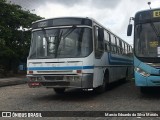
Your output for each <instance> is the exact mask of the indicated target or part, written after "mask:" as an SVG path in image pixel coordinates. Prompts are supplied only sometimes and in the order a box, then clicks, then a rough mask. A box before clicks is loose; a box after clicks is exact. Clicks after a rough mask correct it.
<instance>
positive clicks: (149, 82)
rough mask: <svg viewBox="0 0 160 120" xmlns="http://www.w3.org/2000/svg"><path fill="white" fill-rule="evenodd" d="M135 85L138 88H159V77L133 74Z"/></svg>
mask: <svg viewBox="0 0 160 120" xmlns="http://www.w3.org/2000/svg"><path fill="white" fill-rule="evenodd" d="M135 84H136V86H140V87H143V86H144V87H145V86H148V87H154V86H160V76H153V75H151V76H148V77H144V76H142V75H141V74H139V73H137V72H135Z"/></svg>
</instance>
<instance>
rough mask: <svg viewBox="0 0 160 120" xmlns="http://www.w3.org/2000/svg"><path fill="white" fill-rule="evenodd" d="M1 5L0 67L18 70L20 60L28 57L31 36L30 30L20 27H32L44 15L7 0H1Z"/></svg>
mask: <svg viewBox="0 0 160 120" xmlns="http://www.w3.org/2000/svg"><path fill="white" fill-rule="evenodd" d="M0 6H1V7H0V67H3V68H4V69H6V70H7V71H14V72H16V71H17V68H18V64H19V62H20V61H22V62H24V61H26V59H27V56H28V52H29V46H30V38H31V32H30V31H23V32H22V31H19V30H18V29H19V28H20V27H22V28H31V23H32V22H33V21H36V20H39V19H42V17H40V16H37V15H36V14H33V13H31V12H30V11H29V10H28V11H25V10H23V9H22V7H21V6H19V5H16V4H11V3H6V0H0Z"/></svg>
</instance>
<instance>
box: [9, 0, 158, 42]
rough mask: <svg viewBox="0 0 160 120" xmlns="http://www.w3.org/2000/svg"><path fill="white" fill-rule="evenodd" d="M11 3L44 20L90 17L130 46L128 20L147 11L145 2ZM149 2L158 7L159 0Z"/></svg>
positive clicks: (51, 0)
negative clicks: (65, 17)
mask: <svg viewBox="0 0 160 120" xmlns="http://www.w3.org/2000/svg"><path fill="white" fill-rule="evenodd" d="M11 1H14V2H15V3H16V2H17V3H19V4H20V5H22V6H24V7H28V8H32V9H33V8H34V9H35V12H34V13H36V14H38V15H40V16H42V17H45V18H52V17H62V16H79V17H81V16H82V17H92V18H94V19H96V20H97V21H98V22H99V23H101V24H102V25H103V26H105V27H106V28H109V29H110V30H111V31H112V32H114V33H116V34H117V35H118V36H120V37H121V38H122V39H124V40H125V41H127V42H129V43H130V44H133V36H132V37H127V35H126V32H127V25H128V22H129V18H130V17H134V15H135V13H136V12H137V11H140V10H144V9H149V6H148V5H147V2H149V1H146V0H112V1H111V0H78V1H76V0H45V1H44V0H29V1H30V3H28V4H27V2H22V1H21V0H11ZM150 1H151V2H152V4H151V7H152V8H157V7H159V6H160V1H159V0H150ZM29 6H30V7H29Z"/></svg>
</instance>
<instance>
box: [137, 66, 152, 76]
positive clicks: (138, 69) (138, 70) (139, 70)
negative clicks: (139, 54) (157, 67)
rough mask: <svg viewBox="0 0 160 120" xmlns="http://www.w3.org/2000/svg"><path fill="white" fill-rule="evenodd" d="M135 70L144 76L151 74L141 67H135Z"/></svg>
mask: <svg viewBox="0 0 160 120" xmlns="http://www.w3.org/2000/svg"><path fill="white" fill-rule="evenodd" d="M135 71H136V72H138V73H140V74H141V75H143V76H144V77H148V76H150V74H149V73H147V72H146V71H144V70H142V69H141V68H138V67H135Z"/></svg>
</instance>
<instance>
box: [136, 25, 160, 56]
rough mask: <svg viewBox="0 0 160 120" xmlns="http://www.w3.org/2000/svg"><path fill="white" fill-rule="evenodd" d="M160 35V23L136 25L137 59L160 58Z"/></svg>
mask: <svg viewBox="0 0 160 120" xmlns="http://www.w3.org/2000/svg"><path fill="white" fill-rule="evenodd" d="M153 25H154V26H153ZM154 27H155V28H154ZM159 34H160V22H152V23H144V24H138V25H136V26H135V41H134V42H135V43H134V48H135V55H136V56H137V57H152V58H156V57H160V36H159Z"/></svg>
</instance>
